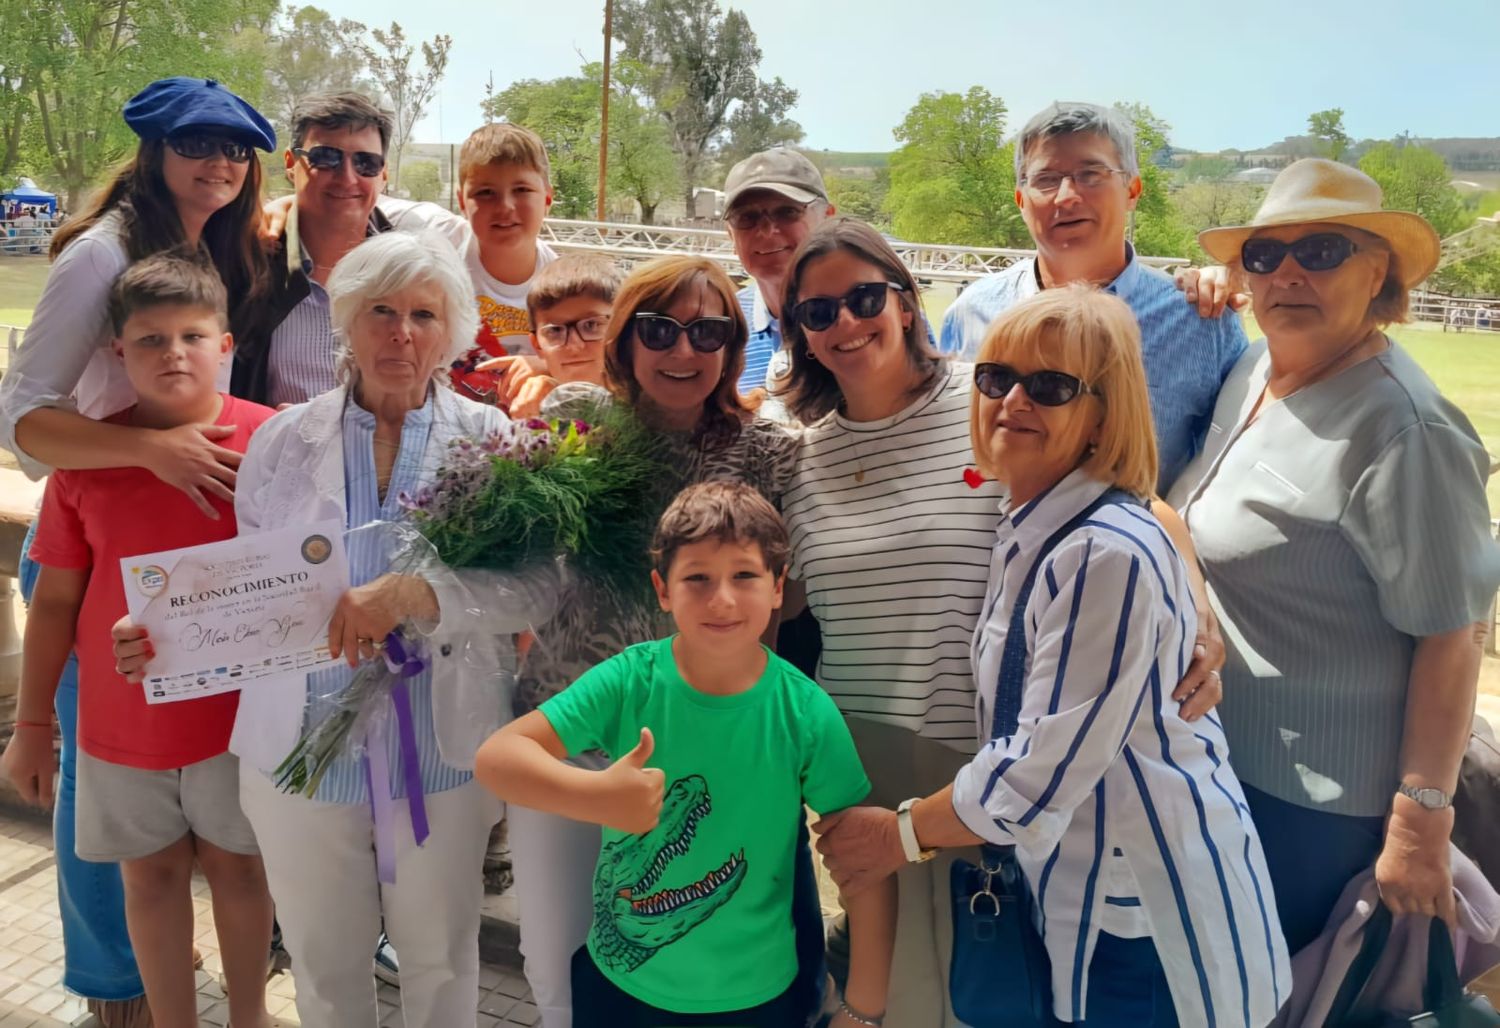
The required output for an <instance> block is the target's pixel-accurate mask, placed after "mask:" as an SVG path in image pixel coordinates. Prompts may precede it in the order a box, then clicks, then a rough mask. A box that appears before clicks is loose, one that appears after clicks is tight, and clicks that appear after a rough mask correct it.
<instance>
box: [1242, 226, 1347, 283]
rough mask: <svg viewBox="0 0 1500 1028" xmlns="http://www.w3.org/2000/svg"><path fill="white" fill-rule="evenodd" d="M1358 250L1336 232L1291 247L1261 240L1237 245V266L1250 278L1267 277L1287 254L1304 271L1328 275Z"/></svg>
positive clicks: (1272, 240) (1301, 240)
mask: <svg viewBox="0 0 1500 1028" xmlns="http://www.w3.org/2000/svg"><path fill="white" fill-rule="evenodd" d="M1358 250H1359V247H1358V246H1356V245H1355V244H1354V240H1352V239H1350V238H1349V237H1348V236H1345V235H1340V234H1339V233H1337V232H1319V233H1317V234H1315V235H1311V236H1303V237H1302V238H1301V239H1298V240H1297V241H1296V242H1293V243H1283V242H1282V241H1281V240H1280V239H1267V238H1265V237H1261V238H1258V239H1247V240H1245V241H1244V242H1243V243H1241V244H1240V264H1241V265H1243V266H1244V269H1245V270H1246V271H1248V272H1250V273H1251V274H1252V275H1269V274H1270V273H1271V272H1273V271H1275V270H1276V269H1277V268H1279V267H1281V262H1282V261H1284V260H1286V255H1287V254H1291V255H1292V260H1294V261H1296V262H1297V263H1298V264H1300V265H1301V266H1302V269H1303V270H1304V271H1332V270H1333V269H1334V268H1336V267H1338V266H1339V265H1340V264H1343V263H1344V262H1345V261H1347V260H1348V259H1349V258H1350V257H1353V256H1354V254H1355V253H1356V252H1357V251H1358Z"/></svg>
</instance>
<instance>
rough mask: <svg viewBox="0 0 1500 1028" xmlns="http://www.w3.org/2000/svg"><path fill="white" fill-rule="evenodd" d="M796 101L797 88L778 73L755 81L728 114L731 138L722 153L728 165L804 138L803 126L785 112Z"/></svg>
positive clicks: (795, 103) (723, 160) (725, 163)
mask: <svg viewBox="0 0 1500 1028" xmlns="http://www.w3.org/2000/svg"><path fill="white" fill-rule="evenodd" d="M796 105H797V91H796V90H795V89H793V88H792V87H791V86H788V85H787V84H786V83H785V82H782V81H781V78H780V77H779V76H778V77H777V78H775V79H774V80H772V81H770V82H758V83H756V86H755V90H754V91H753V92H752V93H751V94H750V96H749V97H747V98H746V99H745V100H744V101H743V102H741V103H740V104H739V106H737V107H736V108H735V109H734V113H733V114H731V115H730V116H729V122H728V125H729V138H728V139H727V140H726V141H725V143H724V148H723V150H722V151H721V152H720V154H719V156H720V158H721V160H722V163H723V164H724V165H725V166H726V168H727V167H729V166H732V165H734V164H736V163H738V162H739V161H742V160H744V159H745V158H746V157H749V156H750V155H751V154H753V153H760V151H762V150H769V149H770V148H771V147H773V146H791V145H792V144H793V143H800V142H802V136H803V132H802V126H801V125H799V124H797V123H796V122H795V121H792V120H791V119H790V118H788V117H787V116H786V115H787V112H788V111H790V110H791V109H792V108H793V107H795V106H796Z"/></svg>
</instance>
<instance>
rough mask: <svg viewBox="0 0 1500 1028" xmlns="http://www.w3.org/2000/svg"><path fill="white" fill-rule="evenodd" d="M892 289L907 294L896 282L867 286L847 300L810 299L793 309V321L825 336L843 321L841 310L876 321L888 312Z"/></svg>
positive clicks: (842, 297)
mask: <svg viewBox="0 0 1500 1028" xmlns="http://www.w3.org/2000/svg"><path fill="white" fill-rule="evenodd" d="M892 289H894V290H896V291H897V292H905V291H906V287H905V286H903V285H898V284H897V283H895V282H865V283H863V284H862V285H857V286H855V287H854V288H853V289H851V290H849V291H848V292H847V293H845V294H844V295H843V296H809V297H808V298H807V299H806V300H803V301H802V302H801V303H799V304H797V306H795V307H793V308H792V319H793V320H794V321H796V322H797V324H799V325H801V326H802V327H803V328H806V329H811V330H812V331H814V332H825V331H827V330H828V329H830V328H832V327H833V323H834V322H835V321H837V320H839V308H840V307H848V308H849V313H850V314H852V315H854V316H855V317H856V318H873V317H875V316H876V315H877V314H879V313H880V312H881V311H883V310H885V298H886V295H887V294H888V293H889V292H890V291H891V290H892Z"/></svg>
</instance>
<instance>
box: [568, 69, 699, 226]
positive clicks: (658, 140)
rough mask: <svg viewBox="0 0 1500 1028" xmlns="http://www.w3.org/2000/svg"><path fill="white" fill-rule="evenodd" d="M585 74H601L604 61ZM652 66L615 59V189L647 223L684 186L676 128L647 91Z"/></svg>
mask: <svg viewBox="0 0 1500 1028" xmlns="http://www.w3.org/2000/svg"><path fill="white" fill-rule="evenodd" d="M584 74H585V75H586V76H588V77H589V78H592V79H598V78H600V76H601V69H600V66H599V65H597V64H595V65H589V66H588V67H587V68H585V69H584ZM647 77H648V72H647V70H646V69H643V68H642V67H641V66H640V65H638V64H636V63H635V62H634V61H630V60H622V61H620V62H619V63H618V64H616V65H615V68H614V76H613V81H612V82H611V85H610V94H611V95H610V100H609V189H610V192H612V193H614V194H616V195H621V194H623V195H625V196H628V197H630V198H631V199H632V200H634V201H635V202H636V205H637V206H638V207H639V208H640V212H641V223H642V224H645V225H652V224H655V222H656V208H657V207H659V206H660V205H661V202H662V201H663V200H665V199H666V198H667V197H668V196H669V195H671V194H672V193H674V192H676V191H677V189H679V188H680V187H681V184H682V177H681V175H680V174H679V171H678V167H677V155H676V154H675V153H673V151H672V130H671V129H670V128H669V127H668V126H667V124H666V121H665V120H664V119H663V118H662V117H661V116H660V115H659V114H657V113H656V111H654V110H652V109H651V107H650V105H649V102H648V101H647V99H646V97H645V95H644V82H645V80H646V78H647Z"/></svg>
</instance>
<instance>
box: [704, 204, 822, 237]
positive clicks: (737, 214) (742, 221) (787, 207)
mask: <svg viewBox="0 0 1500 1028" xmlns="http://www.w3.org/2000/svg"><path fill="white" fill-rule="evenodd" d="M811 206H812V204H810V203H796V204H792V203H789V204H782V205H781V206H779V207H751V208H746V209H745V210H735V211H730V212H729V213H728V214H726V215H724V220H725V221H727V222H729V224H730V225H731V226H732V227H733V228H734V230H735V231H736V232H754V231H755V229H756V228H757V227H759V225H760V223H761V222H762V221H769V222H770V223H771V224H772V225H775V226H776V227H777V228H786V226H788V225H795V224H796V223H797V222H799V221H801V220H802V219H803V218H805V217H806V216H807V210H808V208H809V207H811Z"/></svg>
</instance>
